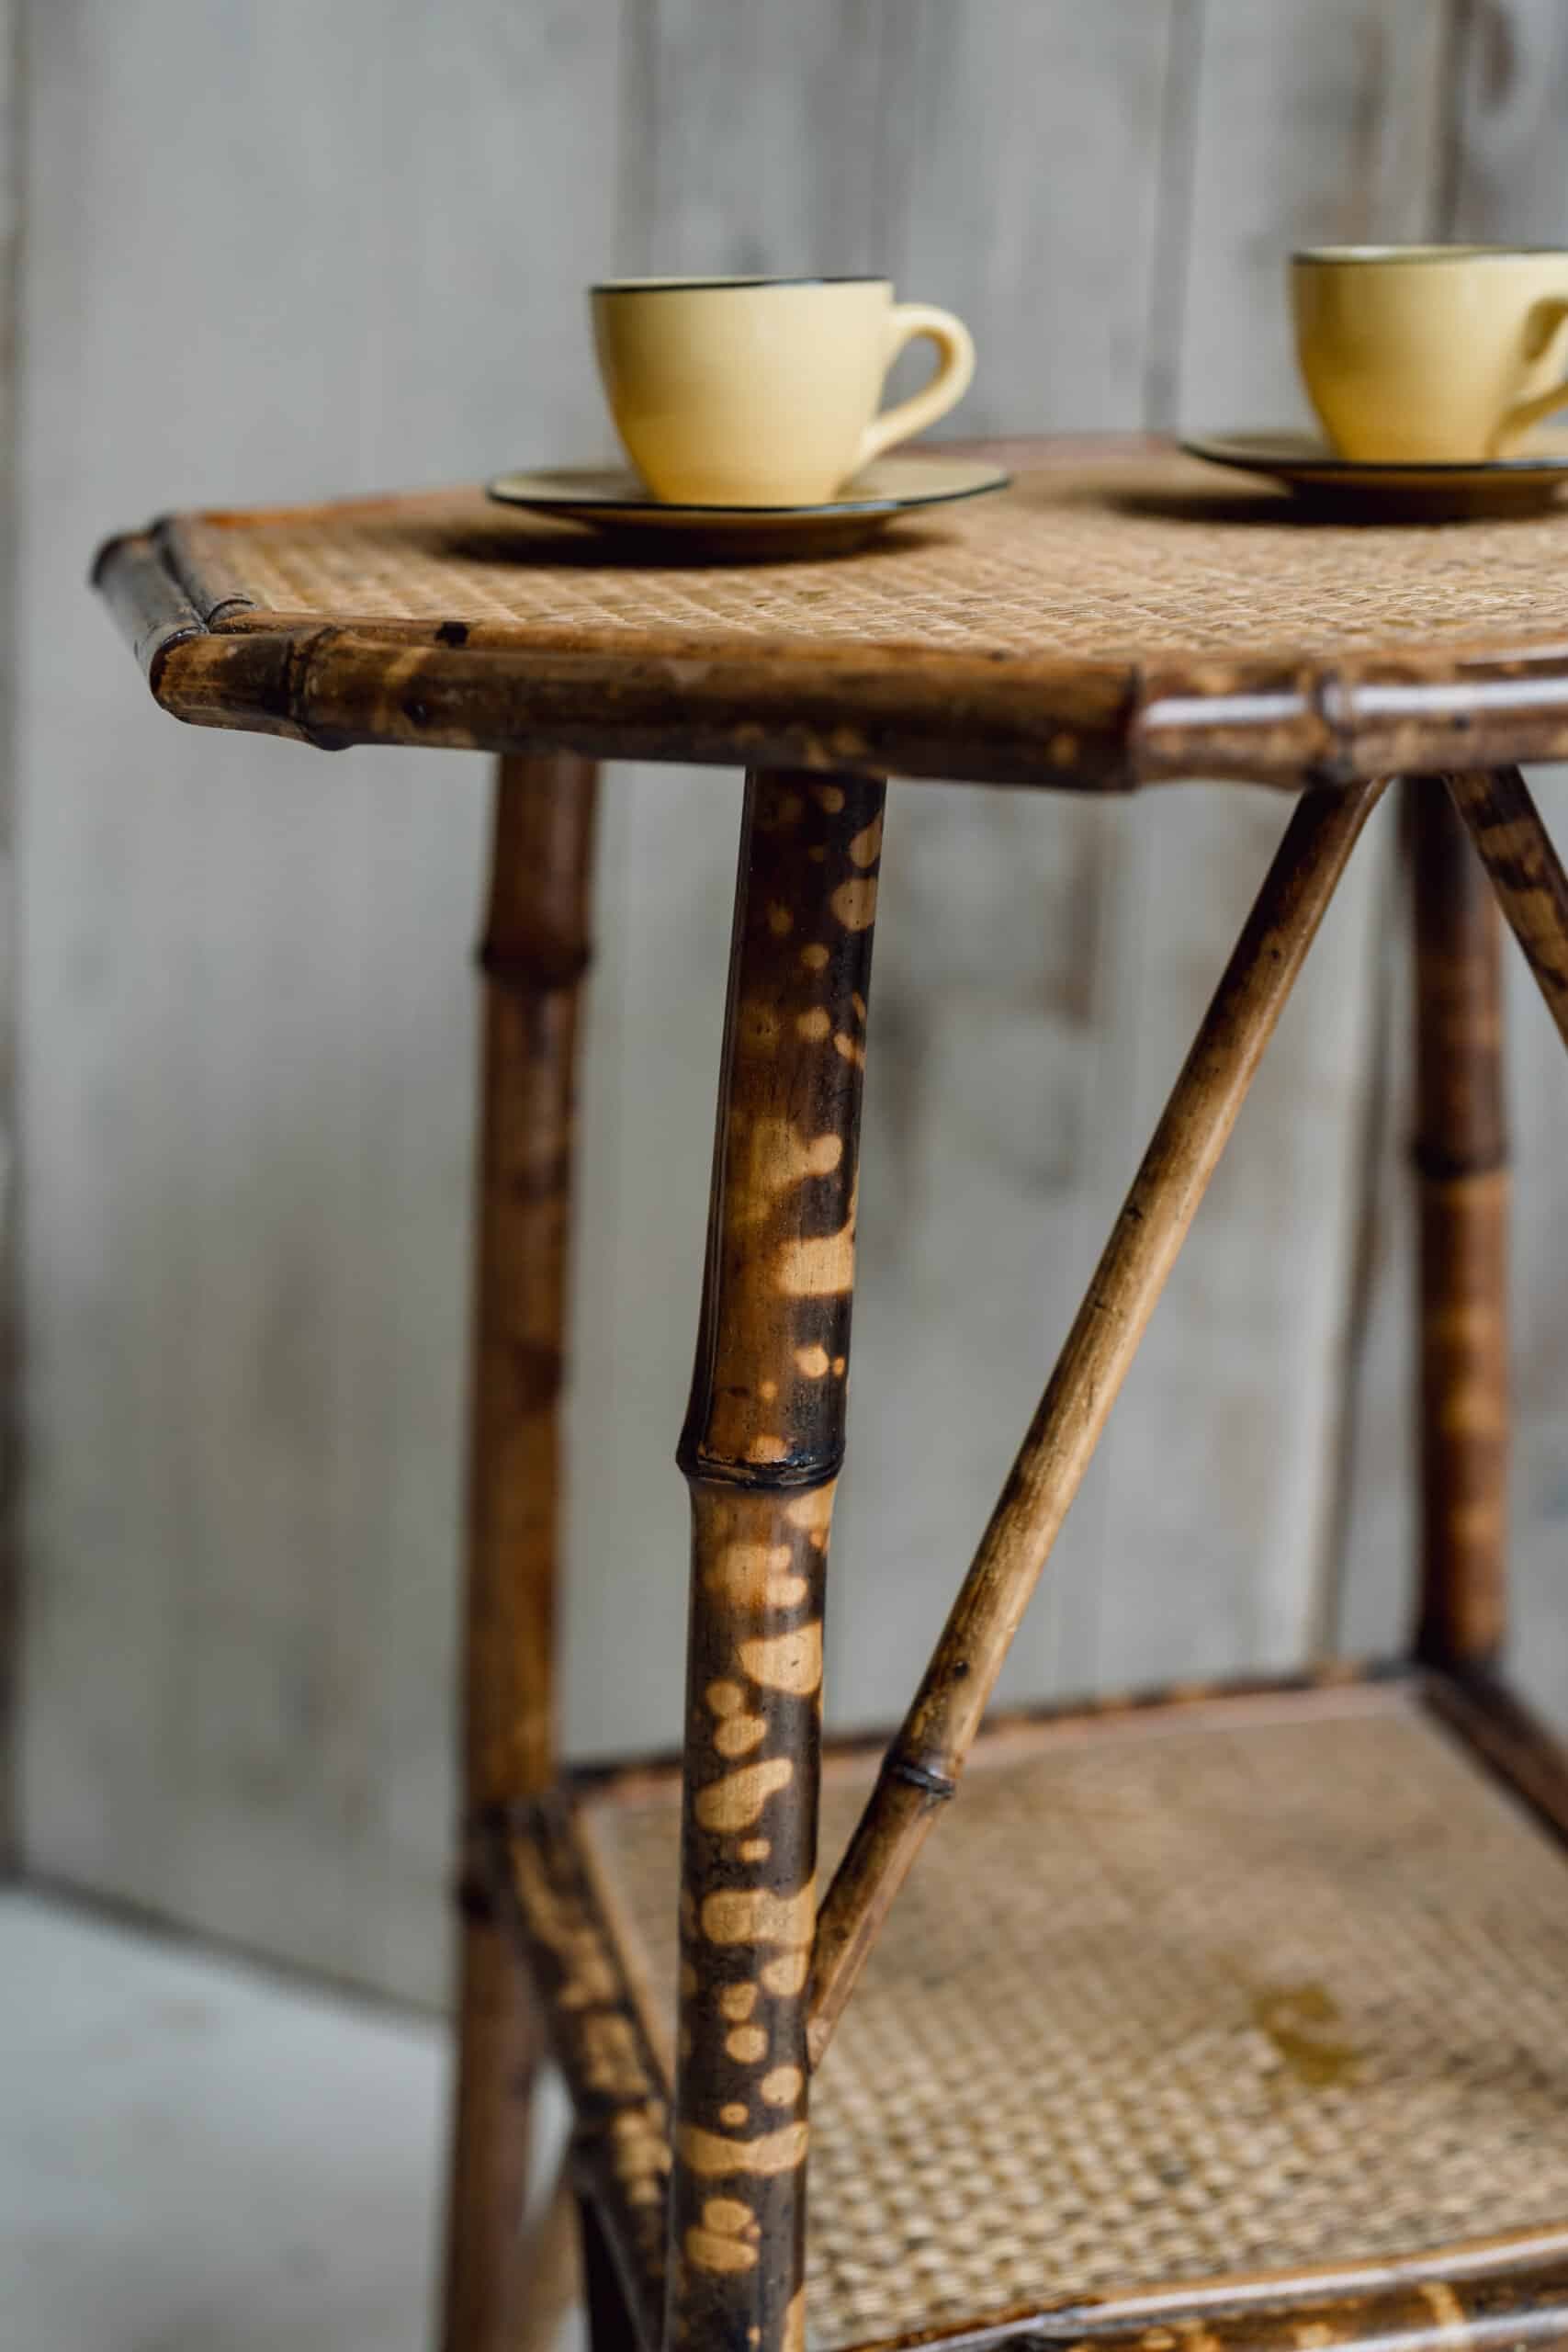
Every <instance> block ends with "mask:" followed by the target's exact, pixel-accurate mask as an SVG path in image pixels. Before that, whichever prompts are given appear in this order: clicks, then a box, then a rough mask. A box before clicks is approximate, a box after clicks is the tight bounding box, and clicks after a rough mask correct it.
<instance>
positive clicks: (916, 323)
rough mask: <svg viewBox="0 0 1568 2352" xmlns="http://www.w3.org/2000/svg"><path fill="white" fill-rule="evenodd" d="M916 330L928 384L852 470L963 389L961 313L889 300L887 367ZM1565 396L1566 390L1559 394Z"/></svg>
mask: <svg viewBox="0 0 1568 2352" xmlns="http://www.w3.org/2000/svg"><path fill="white" fill-rule="evenodd" d="M918 334H926V335H930V337H931V341H932V342H933V343H934V344H935V345H936V347H937V351H938V354H939V357H938V361H937V371H936V374H935V375H934V376H933V377H932V378H931V382H930V383H929V384H925V385H922V387H921V389H920V390H919V391H918V392H915V393H912V394H911V396H910V397H909V399H908V400H907V401H899V403H898V405H897V408H889V409H885V410H884V411H883V413H882V414H881V415H880V416H874V417H873V418H872V420H871V423H870V424H868V425H867V426H866V428H865V431H864V432H863V434H862V435H861V443H860V448H859V450H858V452H857V453H856V457H855V471H856V472H857V473H858V472H859V471H860V469H861V468H862V467H863V466H869V465H870V463H871V461H872V459H873V458H880V457H881V455H882V453H883V451H884V449H891V448H892V447H893V445H894V443H895V442H896V441H907V440H908V438H909V435H910V434H911V433H923V432H924V431H925V429H926V426H927V425H928V424H935V423H936V421H937V418H938V417H939V416H945V415H946V414H947V412H948V410H949V409H950V408H955V407H956V406H957V404H958V402H959V401H961V400H962V399H963V398H964V393H965V392H966V391H967V390H969V385H970V381H971V379H972V378H973V376H974V373H975V344H974V339H973V337H972V336H971V334H970V333H969V330H968V328H967V327H966V326H965V325H964V322H963V320H962V319H955V318H954V317H953V312H952V311H936V310H933V309H932V308H931V304H930V303H929V302H899V303H897V304H896V305H895V306H894V309H893V311H892V313H891V315H890V316H889V319H888V322H887V360H886V365H887V366H888V367H889V368H891V367H892V365H893V362H894V361H895V360H896V359H897V356H898V354H899V353H900V352H901V351H902V350H903V348H904V345H906V344H907V343H912V342H913V341H914V339H915V337H916V335H918ZM1564 397H1565V398H1568V394H1565V395H1564Z"/></svg>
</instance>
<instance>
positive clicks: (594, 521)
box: [486, 455, 1010, 557]
mask: <svg viewBox="0 0 1568 2352" xmlns="http://www.w3.org/2000/svg"><path fill="white" fill-rule="evenodd" d="M1009 479H1010V477H1009V476H1008V475H1007V474H1005V473H1003V472H1002V470H1001V469H1000V468H999V467H998V466H988V465H983V464H981V463H980V462H979V461H978V460H977V459H976V458H942V457H939V456H935V455H932V456H931V457H926V458H878V459H877V461H876V463H875V464H874V465H871V466H867V467H866V469H865V470H864V472H863V473H862V474H859V475H857V476H856V478H855V480H854V481H852V482H851V483H850V484H849V486H848V488H847V489H845V490H844V491H843V492H840V495H839V496H838V497H837V498H830V499H829V500H827V501H826V502H825V503H823V504H822V505H820V506H682V505H676V504H673V503H669V502H666V501H664V500H661V499H657V498H655V497H654V496H653V495H652V493H651V492H649V491H647V490H645V489H644V488H643V486H642V483H641V482H640V481H638V479H637V476H636V475H635V474H633V473H628V472H626V471H625V470H624V469H615V468H609V467H595V466H552V467H550V468H548V469H546V470H545V471H543V472H538V473H515V474H498V475H497V476H496V478H495V480H494V481H492V482H489V483H487V484H486V488H487V489H488V490H489V492H490V494H491V497H492V498H495V499H499V500H500V501H501V503H502V505H503V506H521V507H523V508H524V509H525V511H526V512H527V513H528V514H530V515H553V516H555V517H556V518H557V519H558V520H559V521H561V522H564V523H581V524H582V525H584V526H586V527H587V528H588V529H589V530H593V531H601V532H604V533H606V534H611V535H614V536H615V537H626V538H630V537H636V538H637V539H638V540H639V541H643V542H647V543H649V546H650V548H651V544H652V543H653V542H655V541H664V542H667V543H669V544H670V546H671V552H674V551H675V549H676V546H677V544H678V547H679V551H680V552H682V553H683V554H685V555H688V556H690V555H692V554H695V553H698V552H702V553H707V552H709V551H710V550H711V552H712V553H714V554H715V555H718V556H729V557H738V556H748V555H761V556H783V555H815V554H818V553H819V552H820V553H822V554H829V553H841V552H843V551H845V550H846V549H848V548H854V547H860V546H862V545H863V543H864V542H865V541H866V540H867V539H868V538H870V537H872V536H873V535H874V533H875V532H877V531H881V530H885V529H886V526H887V525H888V524H889V523H894V522H897V519H898V517H899V516H900V515H913V514H917V513H919V510H920V509H921V508H922V507H926V506H944V505H948V504H950V503H952V502H953V500H954V499H960V498H978V497H979V496H980V495H981V493H982V492H985V491H988V490H1005V489H1006V488H1007V486H1008V481H1009Z"/></svg>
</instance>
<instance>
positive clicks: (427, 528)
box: [100, 441, 1568, 784]
mask: <svg viewBox="0 0 1568 2352" xmlns="http://www.w3.org/2000/svg"><path fill="white" fill-rule="evenodd" d="M987 454H991V455H995V456H997V457H998V458H1001V459H1003V460H1004V461H1006V462H1008V463H1010V465H1011V466H1012V468H1013V469H1014V473H1015V480H1014V484H1013V487H1012V488H1011V490H1010V491H1008V492H1003V493H1001V494H999V495H996V496H992V497H986V498H980V499H976V500H975V501H973V502H970V503H963V504H959V505H955V506H952V507H947V508H942V509H933V510H929V511H928V512H927V514H925V515H921V516H919V517H913V516H912V517H910V518H909V519H908V521H907V522H903V523H900V524H899V525H897V526H895V527H894V528H892V529H891V530H889V531H888V532H887V533H886V535H885V536H884V537H882V538H881V539H880V540H878V541H876V542H874V544H873V545H872V546H870V547H868V548H863V549H862V550H861V551H860V552H858V553H853V554H849V555H843V556H840V557H837V558H821V557H818V558H817V559H815V560H802V561H798V562H776V563H765V564H760V563H743V564H735V565H730V564H724V563H719V562H712V561H698V562H695V563H693V562H682V563H679V564H676V563H671V562H670V561H668V560H660V559H656V560H649V557H648V556H647V554H646V553H638V554H637V555H636V556H635V557H630V556H627V555H622V554H617V553H616V552H615V548H614V547H613V546H612V545H608V544H607V543H605V542H603V541H600V540H598V539H596V538H594V537H590V536H587V535H585V534H583V533H582V532H581V531H579V530H576V529H574V528H572V527H571V526H567V525H563V524H558V523H553V522H549V521H547V520H543V519H536V518H533V517H530V516H528V515H523V514H520V513H518V512H516V511H514V510H512V509H507V508H502V507H498V506H496V505H494V504H492V503H490V502H489V501H488V500H487V499H486V498H485V497H484V495H483V494H482V492H480V491H479V490H478V489H458V490H452V491H438V492H422V493H418V494H413V495H409V496H400V497H392V498H380V499H369V500H360V501H354V502H349V503H338V504H333V505H327V506H317V507H304V508H298V509H293V510H288V511H284V512H269V513H243V512H238V513H227V514H209V515H177V516H175V517H173V518H172V519H171V520H169V521H167V522H166V523H164V524H163V525H161V526H158V527H157V528H156V530H155V531H154V532H152V534H149V535H142V536H141V537H136V538H132V539H129V540H122V541H118V542H116V543H113V545H111V548H109V549H108V550H107V554H106V557H105V559H104V562H103V566H102V571H101V575H100V576H101V577H102V579H103V582H104V584H105V585H106V587H107V589H108V591H109V593H110V594H111V596H113V597H114V598H115V599H116V601H117V603H118V604H119V605H120V608H121V611H122V614H124V615H125V616H127V619H128V626H132V627H133V628H135V627H136V626H137V625H140V633H141V635H142V636H143V637H144V638H145V637H148V636H149V634H151V635H152V637H155V638H157V639H158V642H157V644H156V646H155V648H154V651H155V653H156V656H157V663H158V671H159V674H158V675H157V677H156V678H155V681H154V683H155V686H156V688H157V690H158V692H159V694H160V698H161V699H163V700H164V702H165V703H166V704H167V705H168V707H171V708H173V709H175V710H176V711H178V712H179V714H180V715H181V716H185V717H191V718H205V719H208V720H209V721H210V722H211V723H215V724H226V725H246V724H251V725H266V724H269V723H270V724H273V725H274V726H275V727H280V728H281V731H294V732H298V733H301V734H304V735H307V736H309V737H310V738H311V739H312V740H318V741H337V740H355V741H359V740H378V739H379V740H387V741H419V740H424V741H452V742H462V743H467V744H482V745H483V746H484V747H485V748H493V749H500V748H525V747H526V745H527V744H528V743H529V742H532V741H545V740H546V739H548V740H550V741H568V740H569V739H570V741H572V742H573V743H574V744H575V745H576V747H577V748H581V749H591V750H599V751H609V752H615V751H621V750H624V751H626V752H631V753H634V754H637V755H647V754H649V753H651V754H653V755H655V756H660V755H663V756H670V757H690V756H697V757H712V758H717V757H727V758H739V759H746V758H748V757H750V758H758V757H761V758H764V759H773V758H774V757H775V756H776V755H778V754H780V753H782V754H784V755H785V756H787V757H788V758H790V759H792V760H800V759H807V760H808V761H809V762H810V763H815V764H819V765H833V764H840V765H849V766H869V765H873V764H875V763H876V762H877V760H878V759H879V758H880V757H881V756H882V755H883V753H884V751H885V750H896V751H897V752H899V753H900V754H901V757H900V759H899V760H896V761H894V762H892V763H891V764H893V765H895V766H897V765H902V766H905V767H906V768H908V767H909V765H910V754H911V752H913V754H914V758H915V766H914V769H913V772H917V773H921V772H931V770H930V769H929V768H928V767H924V766H922V765H920V764H919V762H920V759H921V756H922V755H921V753H920V752H919V741H920V739H921V738H922V737H923V736H925V735H926V734H928V733H929V731H930V727H929V723H928V722H929V719H930V718H931V714H933V713H934V714H936V716H937V737H938V750H939V755H940V757H941V759H942V762H943V763H944V764H945V766H946V767H947V768H948V769H949V770H950V772H952V773H953V774H956V775H969V774H973V775H977V776H986V775H1003V776H1008V775H1010V776H1016V777H1018V778H1020V779H1021V780H1030V781H1037V782H1048V783H1056V784H1083V783H1101V784H1106V783H1111V784H1118V783H1119V784H1126V783H1129V782H1134V781H1137V780H1139V779H1140V778H1141V777H1142V776H1143V775H1161V774H1167V773H1177V772H1196V773H1202V772H1204V767H1203V763H1205V762H1206V763H1207V767H1208V770H1209V771H1210V772H1217V773H1222V774H1227V773H1235V774H1238V775H1240V774H1247V773H1256V774H1258V775H1262V776H1264V777H1265V778H1269V777H1275V778H1278V779H1279V780H1299V779H1300V775H1302V774H1303V773H1304V772H1306V771H1308V770H1310V771H1312V772H1313V773H1315V774H1318V775H1335V774H1338V775H1350V774H1360V773H1371V772H1374V769H1375V767H1376V766H1377V765H1378V764H1381V763H1386V762H1389V761H1393V762H1394V763H1396V764H1399V765H1401V766H1404V767H1406V768H1412V767H1422V766H1431V765H1438V764H1441V763H1442V758H1443V757H1445V756H1448V755H1449V754H1450V753H1451V752H1454V751H1455V750H1456V748H1462V749H1463V751H1464V752H1465V754H1466V756H1468V757H1472V758H1473V754H1474V752H1475V749H1476V744H1475V742H1474V741H1473V740H1466V739H1473V737H1474V735H1475V732H1476V729H1477V728H1478V727H1479V728H1480V729H1482V730H1483V733H1485V735H1486V741H1485V743H1484V745H1483V749H1484V751H1485V752H1486V755H1487V756H1488V757H1496V758H1497V759H1499V760H1502V759H1512V758H1516V757H1525V756H1531V755H1540V749H1541V747H1540V734H1541V730H1542V728H1543V727H1550V728H1551V729H1565V730H1568V587H1565V586H1564V571H1563V556H1564V553H1565V551H1568V511H1564V512H1562V513H1558V512H1554V511H1549V512H1548V513H1545V514H1539V515H1520V516H1514V517H1508V518H1498V519H1491V520H1469V521H1463V522H1450V523H1438V524H1430V523H1428V524H1421V523H1397V522H1391V523H1375V524H1356V523H1347V522H1333V521H1326V520H1324V519H1322V517H1321V515H1317V514H1314V510H1312V509H1311V508H1309V507H1303V506H1301V505H1298V504H1297V503H1295V502H1294V501H1293V500H1292V498H1291V496H1290V495H1289V494H1288V493H1286V492H1282V491H1280V490H1278V489H1276V488H1275V487H1273V486H1272V485H1269V484H1266V483H1260V482H1251V481H1246V480H1242V479H1239V478H1227V477H1224V476H1223V475H1221V474H1219V473H1217V472H1216V471H1215V470H1214V469H1210V468H1205V467H1203V466H1201V464H1199V463H1198V462H1197V461H1195V460H1193V459H1190V458H1184V457H1182V456H1180V455H1179V453H1177V452H1176V451H1175V450H1173V449H1171V448H1169V447H1163V446H1160V445H1157V444H1146V443H1144V444H1107V443H1105V442H1093V441H1086V442H1081V443H1075V442H1071V441H1067V442H1049V443H1029V442H1025V443H1015V444H997V445H990V447H988V449H987ZM133 571H136V572H137V573H138V575H139V578H140V582H141V585H140V590H139V591H138V590H137V589H135V588H134V587H133V583H132V582H131V579H130V574H131V573H132V572H133ZM149 582H151V583H152V586H153V587H157V586H159V585H160V584H161V590H162V593H163V594H164V599H165V609H164V613H163V618H162V626H161V628H154V629H152V631H151V632H149V629H148V627H147V623H148V613H149V605H148V597H149V594H150V593H151V592H150V589H149ZM153 601H154V602H155V598H154V600H153ZM214 638H216V639H219V640H220V646H219V650H217V651H215V650H214V649H213V646H212V644H211V642H210V640H211V639H214ZM203 639H207V640H209V642H208V643H207V645H206V646H205V649H203V646H202V642H201V641H202V640H203ZM236 639H250V640H253V642H251V643H250V645H249V647H248V649H247V648H245V647H244V646H243V645H242V646H236V644H235V640H236ZM255 639H264V640H265V639H285V640H288V643H289V645H290V647H291V651H292V658H291V662H290V665H289V666H290V669H291V673H292V674H291V677H290V678H289V679H288V680H286V681H285V682H284V684H283V685H282V686H281V687H280V686H279V682H278V677H277V674H276V665H275V667H274V668H272V669H269V668H268V666H267V664H266V662H265V660H264V659H263V658H262V655H261V653H260V652H259V650H258V648H257V646H256V644H255V643H254V640H255ZM268 692H270V693H271V694H272V695H273V699H272V702H271V703H270V704H268V703H267V702H266V699H265V696H266V694H267V693H268ZM247 695H250V696H251V698H252V699H251V702H250V705H249V706H248V707H247V704H246V696H247ZM279 695H281V699H279ZM1391 697H1392V698H1391ZM792 708H793V710H794V712H795V718H794V719H793V721H792V720H791V718H790V713H791V710H792ZM411 714H412V715H411ZM792 724H793V726H794V729H795V737H794V739H793V740H784V738H785V737H787V736H788V733H789V729H790V726H791V725H792ZM1563 740H1564V741H1565V742H1568V732H1565V733H1564V736H1563ZM1396 754H1397V758H1395V755H1396ZM1434 754H1438V755H1439V756H1438V757H1434V756H1433V755H1434ZM1193 759H1196V760H1198V761H1199V763H1200V765H1199V766H1198V768H1197V769H1196V770H1194V769H1192V768H1191V767H1190V765H1187V766H1185V767H1184V765H1183V763H1190V762H1191V761H1192V760H1193ZM1173 763H1174V764H1173Z"/></svg>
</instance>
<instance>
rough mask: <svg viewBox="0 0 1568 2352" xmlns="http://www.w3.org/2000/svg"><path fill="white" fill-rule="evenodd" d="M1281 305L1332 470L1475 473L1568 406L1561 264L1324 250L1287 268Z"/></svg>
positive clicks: (1492, 254) (1554, 258) (1558, 260)
mask: <svg viewBox="0 0 1568 2352" xmlns="http://www.w3.org/2000/svg"><path fill="white" fill-rule="evenodd" d="M1291 304H1292V311H1293V312H1294V316H1295V324H1296V352H1297V356H1298V358H1299V359H1300V362H1301V370H1302V374H1303V377H1304V378H1305V379H1306V388H1307V390H1308V392H1309V394H1310V395H1311V398H1312V404H1313V406H1314V409H1315V410H1316V411H1317V414H1318V421H1319V422H1320V424H1322V426H1323V429H1324V431H1325V433H1326V434H1327V435H1328V437H1329V439H1330V441H1331V442H1332V443H1333V445H1334V447H1335V448H1336V449H1337V451H1338V453H1339V455H1340V456H1341V457H1342V458H1357V459H1360V460H1362V461H1364V462H1367V463H1371V464H1383V465H1464V464H1473V463H1476V462H1478V461H1480V460H1483V459H1485V458H1498V457H1506V455H1507V454H1508V451H1509V449H1510V447H1512V446H1513V444H1514V443H1516V442H1517V440H1518V438H1519V436H1520V435H1521V434H1523V433H1524V432H1526V431H1527V430H1528V429H1529V426H1530V425H1532V424H1537V423H1538V422H1539V421H1540V418H1542V417H1544V416H1550V415H1551V413H1552V412H1553V411H1554V410H1555V409H1560V408H1562V407H1565V406H1568V384H1564V383H1563V382H1562V374H1563V360H1564V344H1563V334H1562V329H1563V326H1564V324H1565V322H1568V252H1560V251H1558V250H1556V249H1555V248H1549V247H1544V246H1542V247H1532V246H1517V245H1366V246H1359V245H1330V246H1325V247H1322V248H1320V249H1317V250H1315V251H1313V252H1309V253H1300V254H1294V255H1293V256H1292V265H1291Z"/></svg>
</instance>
